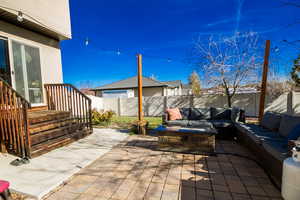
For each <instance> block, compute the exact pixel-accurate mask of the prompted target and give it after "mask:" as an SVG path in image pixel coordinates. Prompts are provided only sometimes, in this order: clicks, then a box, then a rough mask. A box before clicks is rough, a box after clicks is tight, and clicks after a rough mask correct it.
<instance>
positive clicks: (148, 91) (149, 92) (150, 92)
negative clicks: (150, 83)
mask: <svg viewBox="0 0 300 200" xmlns="http://www.w3.org/2000/svg"><path fill="white" fill-rule="evenodd" d="M143 96H144V97H153V96H154V97H155V96H164V89H163V87H152V88H143ZM134 97H138V90H137V88H136V89H134Z"/></svg>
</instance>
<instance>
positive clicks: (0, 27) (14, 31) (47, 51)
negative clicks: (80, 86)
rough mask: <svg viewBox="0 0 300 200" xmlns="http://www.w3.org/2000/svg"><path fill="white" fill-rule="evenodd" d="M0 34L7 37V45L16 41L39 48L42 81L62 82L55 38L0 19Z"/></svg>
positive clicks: (59, 55) (59, 57)
mask: <svg viewBox="0 0 300 200" xmlns="http://www.w3.org/2000/svg"><path fill="white" fill-rule="evenodd" d="M0 36H2V37H6V38H8V41H9V45H11V41H16V42H20V43H23V44H26V45H29V46H33V47H37V48H39V51H40V62H41V73H42V82H43V83H44V84H45V83H62V82H63V73H62V63H61V50H60V47H59V42H58V41H57V40H54V39H52V38H49V37H46V36H43V35H41V34H37V33H34V32H31V31H29V30H26V29H23V28H20V27H18V26H15V25H12V24H9V23H7V22H4V21H1V20H0ZM33 38H34V39H33ZM9 57H10V65H12V64H13V63H12V53H10V56H9ZM45 98H46V97H45V95H44V102H46V99H45Z"/></svg>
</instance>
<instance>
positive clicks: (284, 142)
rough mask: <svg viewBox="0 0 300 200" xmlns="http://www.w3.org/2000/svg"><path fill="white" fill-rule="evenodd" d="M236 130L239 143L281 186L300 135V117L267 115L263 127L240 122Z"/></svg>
mask: <svg viewBox="0 0 300 200" xmlns="http://www.w3.org/2000/svg"><path fill="white" fill-rule="evenodd" d="M236 128H237V130H238V138H239V140H240V141H241V142H242V143H243V144H244V145H246V146H247V147H248V148H249V149H251V151H253V152H254V153H255V155H256V156H257V158H258V161H259V162H260V163H261V164H262V165H263V166H264V168H265V169H266V170H267V171H268V172H270V174H271V175H272V176H273V178H275V181H276V182H277V184H278V185H280V183H281V177H282V166H283V161H284V159H285V158H287V157H289V156H291V151H290V150H291V148H292V147H293V145H295V140H297V139H298V138H299V136H300V116H289V115H285V114H278V113H273V112H266V113H265V114H264V116H263V118H262V121H261V123H260V125H256V124H245V123H236Z"/></svg>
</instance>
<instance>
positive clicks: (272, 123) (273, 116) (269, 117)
mask: <svg viewBox="0 0 300 200" xmlns="http://www.w3.org/2000/svg"><path fill="white" fill-rule="evenodd" d="M280 121H281V115H280V114H278V113H274V112H266V113H265V114H264V116H263V118H262V120H261V126H263V127H264V128H267V129H270V130H272V131H278V129H279V126H280Z"/></svg>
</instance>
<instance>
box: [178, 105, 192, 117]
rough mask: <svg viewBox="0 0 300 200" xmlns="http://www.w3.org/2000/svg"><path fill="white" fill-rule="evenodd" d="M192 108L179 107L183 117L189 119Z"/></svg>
mask: <svg viewBox="0 0 300 200" xmlns="http://www.w3.org/2000/svg"><path fill="white" fill-rule="evenodd" d="M190 110H191V109H190V108H179V111H180V114H181V117H182V119H186V120H188V119H189V117H190Z"/></svg>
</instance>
